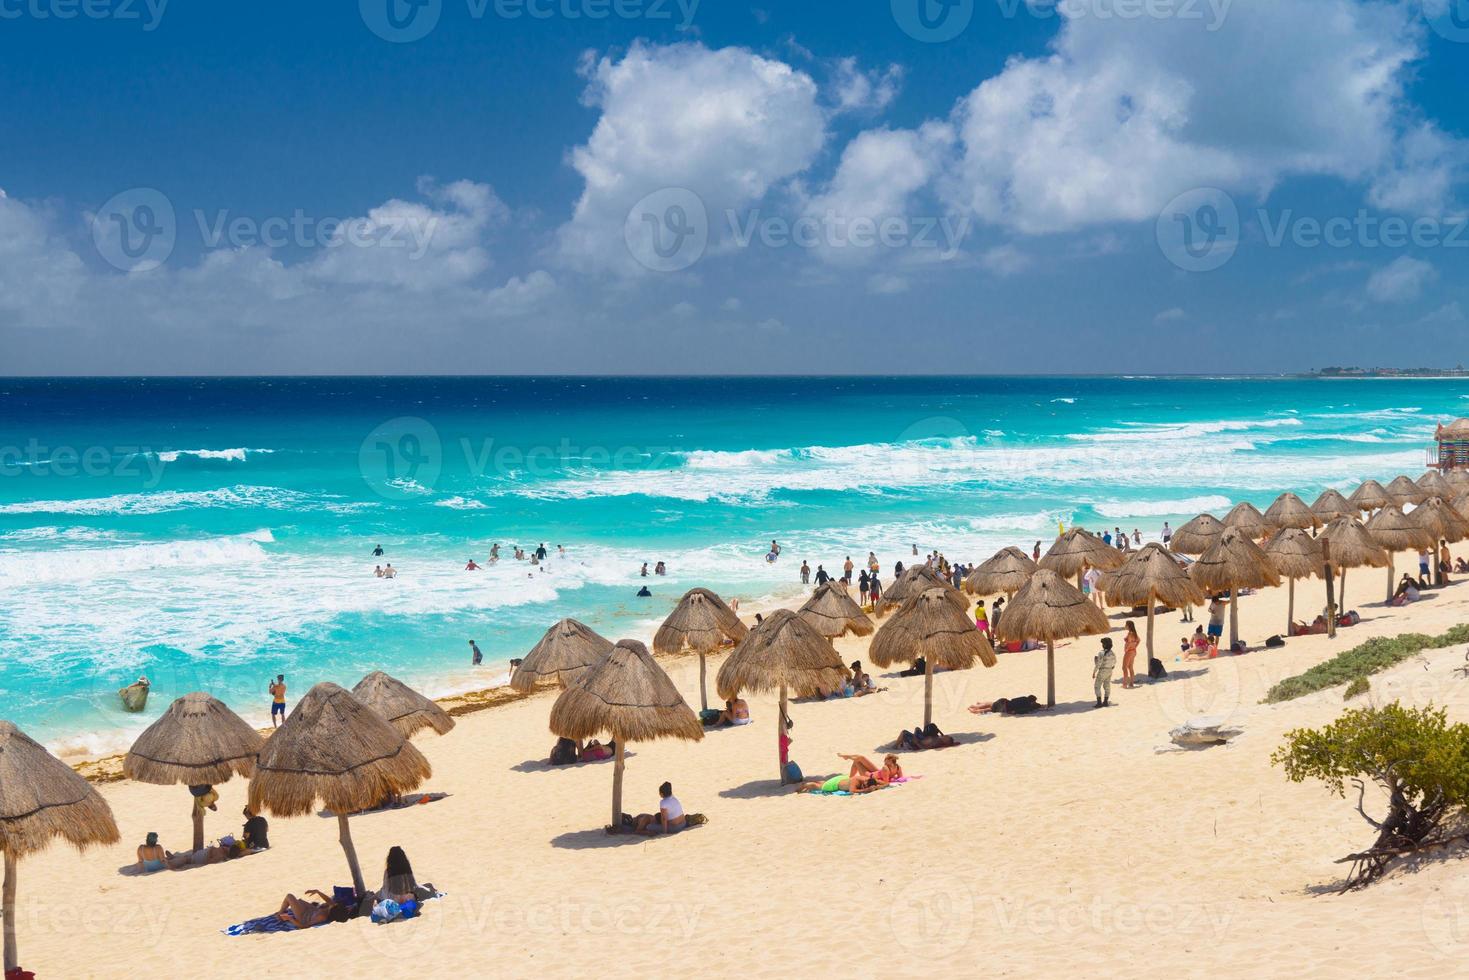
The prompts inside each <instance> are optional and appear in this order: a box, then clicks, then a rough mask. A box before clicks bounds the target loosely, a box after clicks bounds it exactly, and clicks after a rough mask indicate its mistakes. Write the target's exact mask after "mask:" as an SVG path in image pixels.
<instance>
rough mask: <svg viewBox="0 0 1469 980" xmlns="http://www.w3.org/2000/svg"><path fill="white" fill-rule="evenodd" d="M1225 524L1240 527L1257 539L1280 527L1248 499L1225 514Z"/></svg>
mask: <svg viewBox="0 0 1469 980" xmlns="http://www.w3.org/2000/svg"><path fill="white" fill-rule="evenodd" d="M1224 526H1225V527H1236V528H1239V529H1240V530H1241V531H1243V532H1244V533H1245V534H1248V535H1249V536H1250V537H1251V538H1255V539H1258V538H1263V537H1264V536H1265V535H1267V534H1270V533H1272V532H1274V531H1275V529H1276V528H1277V527H1279V525H1278V524H1276V523H1275V522H1274V521H1271V520H1270V519H1268V518H1267V517H1266V516H1265V515H1264V514H1262V513H1260V509H1259V508H1258V507H1256V506H1255V505H1254V504H1252V503H1249V502H1248V501H1246V502H1245V503H1240V504H1235V506H1234V509H1233V510H1231V511H1230V512H1229V513H1228V514H1226V515H1224Z"/></svg>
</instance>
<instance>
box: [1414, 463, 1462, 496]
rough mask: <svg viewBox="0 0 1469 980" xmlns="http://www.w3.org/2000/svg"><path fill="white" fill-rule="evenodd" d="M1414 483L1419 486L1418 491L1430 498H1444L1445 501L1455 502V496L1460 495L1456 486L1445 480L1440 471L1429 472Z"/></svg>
mask: <svg viewBox="0 0 1469 980" xmlns="http://www.w3.org/2000/svg"><path fill="white" fill-rule="evenodd" d="M1413 482H1414V483H1416V484H1418V489H1420V490H1422V491H1423V492H1424V493H1425V494H1427V495H1428V496H1430V497H1442V498H1443V499H1445V500H1453V499H1454V496H1455V494H1457V493H1458V491H1457V490H1456V489H1455V488H1454V485H1453V484H1452V483H1450V482H1449V481H1448V480H1446V479H1444V475H1443V474H1442V473H1440V472H1439V471H1438V470H1429V471H1428V472H1427V473H1424V474H1423V475H1422V476H1420V477H1419V478H1418V479H1416V480H1414V481H1413Z"/></svg>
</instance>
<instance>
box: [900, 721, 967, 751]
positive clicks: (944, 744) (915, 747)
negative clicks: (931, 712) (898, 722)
mask: <svg viewBox="0 0 1469 980" xmlns="http://www.w3.org/2000/svg"><path fill="white" fill-rule="evenodd" d="M958 744H959V743H958V742H956V741H954V737H953V736H952V735H945V734H944V733H943V732H941V731H939V726H937V725H935V724H933V723H932V722H929V724H928V727H927V728H915V729H913V730H912V731H911V732H909V731H903V732H899V733H898V747H899V748H903V749H909V750H910V751H914V752H918V751H922V750H925V749H947V748H952V747H953V746H955V745H958Z"/></svg>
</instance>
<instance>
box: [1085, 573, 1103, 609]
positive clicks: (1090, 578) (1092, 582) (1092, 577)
mask: <svg viewBox="0 0 1469 980" xmlns="http://www.w3.org/2000/svg"><path fill="white" fill-rule="evenodd" d="M1081 581H1082V583H1083V584H1084V585H1085V586H1086V589H1085V590H1084V591H1085V592H1086V594H1087V595H1089V596H1090V597H1091V599H1092V601H1093V602H1095V603H1096V604H1097V606H1098V607H1099V608H1100V607H1101V605H1102V590H1101V589H1099V588H1098V587H1097V586H1098V584H1099V583H1100V582H1101V581H1102V572H1101V569H1098V568H1088V569H1087V571H1086V574H1085V575H1083V576H1082V577H1081Z"/></svg>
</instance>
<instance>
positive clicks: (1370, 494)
mask: <svg viewBox="0 0 1469 980" xmlns="http://www.w3.org/2000/svg"><path fill="white" fill-rule="evenodd" d="M1392 502H1393V500H1392V496H1391V495H1390V494H1389V493H1388V492H1387V489H1386V488H1385V487H1383V485H1382V484H1381V483H1378V482H1377V481H1376V480H1367V481H1364V482H1363V484H1362V485H1361V486H1360V487H1358V488H1357V489H1355V490H1353V491H1352V495H1351V496H1350V497H1348V498H1347V503H1349V504H1351V505H1352V506H1353V507H1355V508H1357V513H1358V514H1360V513H1361V512H1363V511H1369V512H1370V511H1374V510H1381V509H1382V508H1384V507H1386V506H1387V505H1388V504H1390V503H1392ZM1351 516H1353V517H1355V516H1357V514H1353V515H1351Z"/></svg>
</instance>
